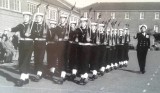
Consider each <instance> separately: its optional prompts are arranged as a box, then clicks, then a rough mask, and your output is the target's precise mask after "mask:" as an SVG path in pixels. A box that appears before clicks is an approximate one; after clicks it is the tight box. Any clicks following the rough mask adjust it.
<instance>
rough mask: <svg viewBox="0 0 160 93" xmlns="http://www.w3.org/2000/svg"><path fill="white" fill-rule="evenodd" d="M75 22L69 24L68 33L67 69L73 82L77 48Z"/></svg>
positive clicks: (75, 72)
mask: <svg viewBox="0 0 160 93" xmlns="http://www.w3.org/2000/svg"><path fill="white" fill-rule="evenodd" d="M76 26H77V23H76V21H71V22H70V28H69V29H70V33H69V50H68V51H69V69H70V72H71V76H70V80H72V81H74V79H75V78H76V75H77V72H78V61H77V47H78V37H77V36H76Z"/></svg>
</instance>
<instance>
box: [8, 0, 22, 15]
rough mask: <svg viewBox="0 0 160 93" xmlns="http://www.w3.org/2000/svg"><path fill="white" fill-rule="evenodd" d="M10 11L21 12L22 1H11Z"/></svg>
mask: <svg viewBox="0 0 160 93" xmlns="http://www.w3.org/2000/svg"><path fill="white" fill-rule="evenodd" d="M10 9H11V10H14V11H18V12H21V2H20V0H11V1H10Z"/></svg>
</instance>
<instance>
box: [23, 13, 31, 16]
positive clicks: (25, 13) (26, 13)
mask: <svg viewBox="0 0 160 93" xmlns="http://www.w3.org/2000/svg"><path fill="white" fill-rule="evenodd" d="M22 14H23V15H30V16H31V15H32V13H31V12H22Z"/></svg>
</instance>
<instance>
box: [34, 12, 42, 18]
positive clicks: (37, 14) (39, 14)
mask: <svg viewBox="0 0 160 93" xmlns="http://www.w3.org/2000/svg"><path fill="white" fill-rule="evenodd" d="M35 15H36V16H42V17H43V16H44V14H43V13H36V14H35Z"/></svg>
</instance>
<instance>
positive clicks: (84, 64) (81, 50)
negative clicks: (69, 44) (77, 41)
mask: <svg viewBox="0 0 160 93" xmlns="http://www.w3.org/2000/svg"><path fill="white" fill-rule="evenodd" d="M90 49H91V47H90V46H83V45H79V46H78V60H79V63H78V64H79V67H78V68H79V69H78V70H79V71H80V73H81V74H84V73H88V72H89V61H90Z"/></svg>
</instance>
